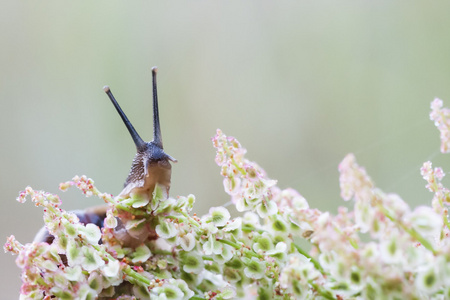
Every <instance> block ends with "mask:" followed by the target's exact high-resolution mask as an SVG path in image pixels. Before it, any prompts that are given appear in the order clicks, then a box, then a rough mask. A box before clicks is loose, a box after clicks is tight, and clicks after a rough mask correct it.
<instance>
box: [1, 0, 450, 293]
mask: <svg viewBox="0 0 450 300" xmlns="http://www.w3.org/2000/svg"><path fill="white" fill-rule="evenodd" d="M449 11H450V2H447V1H433V2H421V1H408V2H406V1H405V2H403V3H402V2H394V1H331V0H329V1H298V2H294V1H247V2H244V1H223V2H212V1H188V2H179V3H173V2H169V1H138V2H129V1H120V2H119V1H89V2H88V1H76V2H69V1H46V2H45V3H43V2H34V1H33V2H25V1H5V2H3V3H2V4H1V5H0V24H1V26H0V39H1V47H0V68H1V69H0V105H1V106H0V107H1V118H0V128H1V131H0V132H1V147H0V170H1V172H0V188H1V191H2V197H1V201H2V202H1V205H2V209H1V212H0V214H1V229H0V231H1V234H0V237H1V239H2V244H3V242H4V241H5V239H6V236H8V235H10V234H14V235H15V236H16V237H17V238H18V239H19V240H20V241H21V242H23V243H25V242H28V241H31V240H32V238H33V236H34V234H35V233H36V231H37V230H38V228H39V227H40V226H41V225H42V224H43V221H42V212H41V209H40V208H36V207H34V205H32V204H31V203H26V204H19V203H17V202H16V201H15V198H16V196H17V194H18V192H19V191H20V190H23V189H24V188H25V187H26V186H27V185H31V186H32V187H34V188H36V189H44V190H46V191H49V192H53V193H60V192H59V191H58V189H57V187H58V184H59V183H60V182H62V181H66V180H69V179H71V178H72V177H73V176H74V175H77V174H78V175H82V174H86V175H87V176H89V177H91V178H93V179H94V180H95V182H96V185H97V187H98V188H99V189H100V190H102V191H107V192H110V193H113V194H117V193H119V192H120V191H121V188H122V184H123V181H124V180H125V178H126V176H127V174H128V171H129V167H130V165H131V160H132V158H133V156H134V153H135V148H134V145H133V143H132V140H131V138H130V137H129V135H128V132H127V131H126V129H125V127H124V125H123V123H122V121H121V120H120V118H119V116H118V115H117V114H116V112H115V110H114V108H113V106H112V105H111V103H110V102H109V100H108V98H107V96H106V95H105V94H104V92H103V90H102V87H103V86H104V85H106V84H107V85H109V86H110V87H111V89H112V90H113V92H114V93H115V96H116V98H117V99H118V101H119V102H120V104H121V106H122V108H123V109H124V110H125V112H126V113H127V115H128V117H129V118H130V120H131V121H132V122H133V124H134V126H135V127H136V129H137V130H138V132H139V133H140V134H141V136H142V137H143V138H144V139H145V140H149V139H151V137H152V117H151V72H150V68H151V67H152V66H153V65H157V66H158V67H159V78H158V84H159V97H160V117H161V123H162V131H163V138H164V146H165V149H166V151H167V153H169V154H170V155H172V156H174V157H175V158H177V159H178V160H179V163H177V164H175V165H174V166H173V177H172V189H171V194H172V195H173V196H176V195H187V194H189V193H193V194H195V195H196V196H197V203H196V209H195V210H196V212H197V213H199V214H203V213H205V212H207V210H208V208H209V207H210V206H217V205H221V204H224V203H226V202H227V201H228V200H229V197H228V196H227V195H226V194H225V193H224V192H223V191H222V178H221V177H220V175H219V168H218V167H217V166H216V165H215V163H214V156H215V153H214V149H213V147H212V145H211V141H210V138H211V137H212V136H213V135H214V134H215V130H216V128H221V129H222V130H223V131H224V132H225V133H226V134H228V135H233V136H235V137H237V138H238V139H239V141H240V142H241V143H242V144H243V145H244V146H245V147H246V148H247V149H248V158H250V159H252V160H255V161H257V162H258V163H259V164H260V165H261V166H262V167H264V168H265V169H266V171H267V172H268V174H269V176H270V177H271V178H274V179H278V180H279V185H280V186H281V187H282V188H287V187H293V188H296V189H297V190H299V191H300V193H302V194H303V195H304V196H305V197H306V198H307V199H308V201H309V203H310V205H311V206H313V207H318V208H320V209H322V210H329V211H331V212H336V209H337V207H338V206H339V205H349V204H348V203H344V202H343V201H342V200H341V199H340V197H339V183H338V172H337V165H338V164H339V162H340V160H341V159H342V158H343V157H344V156H345V155H346V154H347V153H348V152H354V153H355V154H356V157H357V159H358V162H359V163H360V164H361V165H364V166H365V167H366V169H367V171H368V172H369V174H370V175H371V176H372V178H373V179H374V180H375V181H376V183H377V184H378V186H379V187H380V188H382V189H383V190H385V191H387V192H396V193H398V194H399V195H400V196H401V197H403V198H404V199H405V200H407V201H408V202H409V203H410V204H411V205H413V206H416V205H420V204H427V203H429V202H430V199H431V197H432V195H431V194H430V193H429V192H427V191H426V190H425V188H424V184H425V182H424V181H423V180H422V179H421V177H420V174H419V168H420V166H421V164H422V162H424V161H426V160H429V159H432V161H433V162H434V164H435V165H441V166H443V167H444V169H446V170H447V171H448V170H450V165H449V163H448V158H447V157H446V156H444V155H441V154H439V152H438V149H439V134H438V131H437V130H436V129H435V128H434V125H433V124H432V122H431V121H429V117H428V114H429V104H430V102H431V101H432V100H433V99H434V97H440V98H442V99H444V103H446V105H447V106H450V18H449V14H448V12H449ZM62 199H63V208H65V209H69V210H70V209H76V208H82V207H86V206H89V205H92V204H100V203H101V201H100V200H98V199H94V198H85V197H84V196H82V195H81V193H79V192H78V191H76V190H70V191H69V192H66V193H65V194H63V195H62ZM14 259H15V257H12V256H11V255H9V254H3V255H0V263H1V268H0V282H1V283H2V286H3V288H2V294H1V296H0V298H1V299H16V298H17V295H18V291H19V286H20V279H19V269H18V268H17V267H16V266H15V264H14Z"/></svg>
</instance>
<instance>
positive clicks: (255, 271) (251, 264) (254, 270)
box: [244, 257, 266, 279]
mask: <svg viewBox="0 0 450 300" xmlns="http://www.w3.org/2000/svg"><path fill="white" fill-rule="evenodd" d="M244 263H245V265H246V266H247V267H246V268H245V269H244V273H245V275H246V276H247V277H249V278H252V279H260V278H262V277H263V276H264V274H265V272H266V263H265V262H264V261H260V260H259V259H257V258H256V257H252V258H251V259H249V258H247V259H245V260H244Z"/></svg>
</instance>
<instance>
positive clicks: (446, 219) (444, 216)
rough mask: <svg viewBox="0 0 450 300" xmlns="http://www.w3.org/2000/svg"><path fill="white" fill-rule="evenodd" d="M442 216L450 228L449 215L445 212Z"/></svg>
mask: <svg viewBox="0 0 450 300" xmlns="http://www.w3.org/2000/svg"><path fill="white" fill-rule="evenodd" d="M442 217H443V219H444V224H445V225H446V226H447V228H448V229H450V222H449V221H448V217H447V215H446V214H445V215H443V216H442Z"/></svg>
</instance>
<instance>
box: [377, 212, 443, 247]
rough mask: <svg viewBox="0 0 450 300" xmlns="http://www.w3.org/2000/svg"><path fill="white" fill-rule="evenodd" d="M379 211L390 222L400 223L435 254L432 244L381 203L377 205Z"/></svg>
mask: <svg viewBox="0 0 450 300" xmlns="http://www.w3.org/2000/svg"><path fill="white" fill-rule="evenodd" d="M378 207H379V209H380V210H381V212H382V213H383V214H384V215H385V216H386V217H387V218H388V219H389V220H391V221H392V222H394V223H396V224H398V225H400V227H401V228H402V229H403V230H404V231H406V232H407V233H409V235H410V236H412V237H413V238H414V239H416V240H417V241H419V242H420V243H421V244H422V245H423V246H424V247H425V248H426V249H428V250H430V251H431V252H432V253H433V254H434V255H437V251H436V250H435V249H434V248H433V245H431V243H430V242H429V241H428V240H427V239H425V238H424V237H423V236H422V235H421V234H420V233H418V232H417V231H416V230H415V229H414V228H409V227H407V226H406V225H405V224H404V223H401V222H400V221H399V220H397V219H396V218H395V217H394V216H393V215H392V214H391V212H390V211H388V210H387V209H386V208H385V207H383V206H382V205H381V204H380V205H378Z"/></svg>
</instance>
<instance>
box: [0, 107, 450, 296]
mask: <svg viewBox="0 0 450 300" xmlns="http://www.w3.org/2000/svg"><path fill="white" fill-rule="evenodd" d="M449 112H450V110H448V109H445V108H442V101H441V100H435V101H434V102H433V104H432V113H431V115H430V116H431V118H432V119H433V120H434V121H435V122H436V125H437V126H438V127H439V129H440V130H441V139H442V151H443V152H447V151H448V149H449V148H448V143H449V141H450V138H449V134H448V132H449V131H448V128H449V125H448V124H450V113H449ZM213 145H214V147H215V148H216V153H217V155H216V162H217V164H218V165H219V166H220V168H221V174H222V175H223V177H224V181H223V183H224V188H225V191H226V193H228V194H229V195H230V196H231V200H232V202H233V203H234V204H235V206H236V209H237V210H238V211H239V212H242V215H240V216H238V217H236V218H231V216H230V213H229V212H228V210H227V209H226V208H224V207H212V208H211V209H210V210H209V213H208V214H206V215H205V216H202V217H198V216H197V215H196V214H193V213H192V209H193V207H194V202H195V197H194V196H193V195H189V196H187V197H177V198H176V199H175V198H167V197H166V195H165V193H163V192H162V188H161V187H159V186H158V185H157V186H156V188H155V190H154V191H153V194H152V196H151V199H147V198H145V199H143V198H141V197H138V196H136V195H132V194H131V195H130V196H129V197H128V198H120V197H116V198H114V197H113V196H112V195H110V194H107V193H101V192H100V191H98V190H97V188H96V187H95V185H94V182H93V181H92V180H91V179H89V178H87V177H86V176H81V177H78V176H77V177H75V178H73V180H72V181H68V182H66V183H62V184H61V185H60V189H61V190H66V189H68V188H69V187H71V186H75V187H77V188H78V189H80V190H81V191H82V192H83V193H84V194H85V195H86V196H88V197H90V196H97V197H99V198H100V199H102V200H104V201H105V202H106V206H105V208H104V210H103V211H102V213H101V216H102V218H104V219H102V222H101V225H102V226H101V227H102V228H99V227H98V226H97V225H99V224H97V223H96V222H93V223H95V224H93V223H89V222H85V221H84V220H82V218H80V215H79V214H76V213H72V212H67V211H64V210H62V209H61V208H60V204H61V200H60V199H59V197H58V196H56V195H52V194H49V193H45V192H42V191H35V190H33V189H31V188H30V187H27V188H26V189H25V191H23V192H21V193H20V195H19V197H18V201H20V202H25V200H26V199H27V198H31V200H32V201H33V202H34V203H35V204H36V205H37V206H41V207H43V209H44V222H45V227H46V231H47V233H48V235H49V236H51V241H50V240H47V241H46V242H42V241H37V242H33V243H29V244H26V245H22V244H20V243H19V242H18V241H17V240H16V239H15V238H14V236H11V237H9V238H8V240H7V242H6V244H5V246H4V249H5V251H8V252H11V253H13V254H15V255H17V260H16V263H17V265H18V266H19V267H20V268H21V269H22V282H23V284H22V288H21V291H20V294H21V299H51V298H54V297H56V298H58V299H150V298H151V299H236V298H245V299H336V300H338V299H339V300H340V299H448V298H450V223H449V220H448V206H449V204H450V190H448V189H447V188H445V187H444V185H443V184H442V179H443V177H444V174H445V173H444V171H443V170H442V169H441V168H434V169H433V168H432V165H431V162H426V163H424V165H423V167H422V169H421V174H422V176H423V178H424V179H425V181H426V188H427V189H428V190H429V191H430V192H432V193H433V199H432V201H431V205H429V206H420V207H417V208H415V209H412V208H410V207H409V205H408V204H407V203H406V202H405V201H403V200H402V199H401V198H400V197H399V196H398V195H395V194H387V193H384V192H383V191H381V190H380V189H378V188H376V187H375V184H374V182H373V181H372V180H371V178H370V177H369V176H368V174H367V172H366V171H365V170H364V168H362V167H361V166H359V165H358V164H357V162H356V159H355V157H354V155H353V154H349V155H347V156H346V157H345V158H344V160H343V161H342V162H341V163H340V165H339V172H340V178H339V182H340V187H341V197H342V198H343V199H344V200H345V201H350V200H352V202H353V209H347V208H343V207H341V208H339V209H338V212H337V214H336V215H333V214H331V213H329V212H322V211H320V210H318V209H314V208H310V206H309V204H308V202H307V200H306V199H305V198H304V197H303V196H302V195H301V194H300V193H298V192H297V191H295V190H294V189H284V190H282V189H280V188H278V187H277V186H276V181H275V180H272V179H270V178H269V177H267V174H266V173H265V171H264V170H263V169H262V168H261V167H260V166H258V165H257V164H256V163H255V162H252V161H249V160H247V159H246V158H245V153H246V151H245V149H244V148H242V147H241V145H240V144H239V142H238V141H237V140H236V139H235V138H232V137H227V136H225V135H224V134H223V133H222V132H221V131H220V130H218V131H217V134H216V136H215V137H214V138H213Z"/></svg>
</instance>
